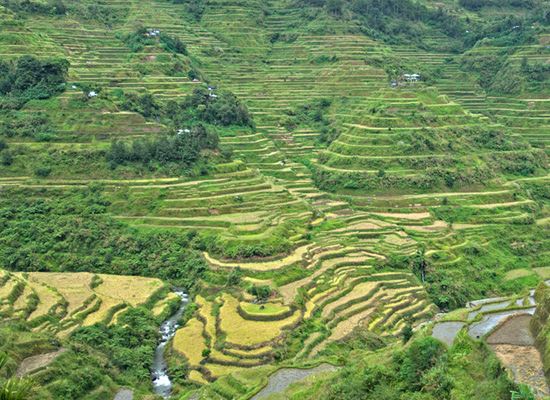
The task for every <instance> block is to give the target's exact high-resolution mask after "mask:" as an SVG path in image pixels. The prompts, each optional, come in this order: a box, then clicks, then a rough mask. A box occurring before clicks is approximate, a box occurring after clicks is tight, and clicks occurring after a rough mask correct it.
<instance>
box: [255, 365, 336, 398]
mask: <svg viewBox="0 0 550 400" xmlns="http://www.w3.org/2000/svg"><path fill="white" fill-rule="evenodd" d="M335 370H336V367H334V366H332V365H330V364H320V365H318V366H317V367H315V368H309V369H300V368H281V369H280V370H278V371H277V372H275V373H274V374H272V375H271V376H270V377H269V382H268V384H267V386H266V387H264V388H263V389H262V390H260V391H259V392H258V393H257V394H256V395H255V396H254V397H252V399H250V400H260V399H265V398H266V397H268V396H270V395H272V394H274V393H280V392H283V391H285V390H286V389H287V388H288V387H289V386H290V385H292V384H293V383H295V382H299V381H301V380H303V379H305V378H307V377H308V376H311V375H314V374H318V373H320V372H329V371H335Z"/></svg>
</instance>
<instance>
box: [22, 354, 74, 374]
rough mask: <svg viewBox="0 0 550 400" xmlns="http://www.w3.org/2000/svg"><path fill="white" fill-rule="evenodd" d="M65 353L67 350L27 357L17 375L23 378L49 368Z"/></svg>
mask: <svg viewBox="0 0 550 400" xmlns="http://www.w3.org/2000/svg"><path fill="white" fill-rule="evenodd" d="M65 351H66V349H59V350H57V351H53V352H51V353H44V354H38V355H36V356H32V357H27V358H25V359H24V360H23V361H22V362H21V364H19V367H18V368H17V372H16V373H15V375H16V376H17V377H19V378H21V377H24V376H27V375H29V374H31V373H32V372H34V371H38V370H39V369H42V368H44V367H47V366H48V365H50V364H51V363H52V362H53V360H55V359H56V358H57V357H59V356H60V355H61V354H63V353H64V352H65Z"/></svg>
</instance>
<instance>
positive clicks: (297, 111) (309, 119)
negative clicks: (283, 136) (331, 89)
mask: <svg viewBox="0 0 550 400" xmlns="http://www.w3.org/2000/svg"><path fill="white" fill-rule="evenodd" d="M331 105H332V101H331V100H330V99H319V100H314V101H312V102H309V103H306V104H302V105H300V106H298V107H296V108H293V109H289V110H286V112H285V114H286V117H285V118H284V119H283V120H282V121H281V125H283V126H284V127H285V128H286V129H287V130H288V131H292V130H293V129H296V128H297V127H298V126H300V125H305V126H308V127H312V128H314V129H316V130H318V131H319V132H320V136H319V141H320V142H321V143H324V144H327V145H328V144H330V143H332V141H334V140H335V139H336V138H337V137H338V136H339V135H340V131H339V130H338V129H337V128H336V127H335V126H334V124H333V123H332V121H331V120H330V118H328V117H327V113H328V110H329V108H330V106H331Z"/></svg>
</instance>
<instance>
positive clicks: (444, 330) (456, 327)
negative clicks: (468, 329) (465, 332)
mask: <svg viewBox="0 0 550 400" xmlns="http://www.w3.org/2000/svg"><path fill="white" fill-rule="evenodd" d="M464 325H466V323H465V322H454V321H449V322H440V323H438V324H436V325H435V326H434V328H433V331H432V336H433V337H434V338H436V339H438V340H440V341H442V342H443V343H445V344H446V345H447V346H452V344H453V342H454V340H455V337H456V335H457V334H458V332H460V330H461V329H462V327H463V326H464Z"/></svg>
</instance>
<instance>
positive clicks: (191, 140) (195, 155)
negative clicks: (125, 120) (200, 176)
mask: <svg viewBox="0 0 550 400" xmlns="http://www.w3.org/2000/svg"><path fill="white" fill-rule="evenodd" d="M218 140H219V139H218V136H217V135H216V134H215V133H214V132H212V131H211V130H209V129H208V128H206V127H205V126H204V125H196V126H193V127H192V128H191V129H188V132H180V133H176V134H175V135H173V136H162V137H159V138H155V139H138V140H134V141H133V142H131V144H127V143H124V142H120V141H114V142H113V143H112V144H111V147H110V149H109V150H108V152H107V159H108V160H109V162H110V163H111V165H112V166H113V167H116V166H117V165H119V164H124V163H126V162H139V163H143V164H148V163H150V162H158V163H160V164H165V163H171V162H172V163H177V164H180V165H183V166H190V165H192V164H193V163H194V162H196V161H197V160H198V159H199V157H200V154H201V151H203V150H206V149H208V150H215V149H217V147H218Z"/></svg>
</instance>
